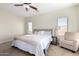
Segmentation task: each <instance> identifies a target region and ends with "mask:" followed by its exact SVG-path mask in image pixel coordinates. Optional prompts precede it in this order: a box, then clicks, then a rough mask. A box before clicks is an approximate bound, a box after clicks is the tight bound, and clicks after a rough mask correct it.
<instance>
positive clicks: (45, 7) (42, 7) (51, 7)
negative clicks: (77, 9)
mask: <svg viewBox="0 0 79 59" xmlns="http://www.w3.org/2000/svg"><path fill="white" fill-rule="evenodd" d="M14 4H15V3H0V9H4V10H5V11H8V12H10V13H13V14H15V15H18V16H22V17H29V16H34V15H37V14H42V13H46V12H49V11H55V10H58V9H62V8H66V7H70V6H74V5H76V4H72V3H65V4H58V3H57V4H56V3H55V4H51V3H33V4H32V5H34V6H36V7H37V8H38V10H39V12H36V11H35V10H33V9H31V8H30V9H29V11H26V10H25V9H24V7H21V6H20V7H16V6H14Z"/></svg>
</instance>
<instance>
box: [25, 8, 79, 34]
mask: <svg viewBox="0 0 79 59" xmlns="http://www.w3.org/2000/svg"><path fill="white" fill-rule="evenodd" d="M63 16H67V17H68V31H70V32H75V31H78V26H77V25H78V24H77V23H78V18H77V11H76V7H70V8H65V9H62V10H57V11H54V12H49V13H46V14H41V15H37V16H33V17H28V18H26V21H25V23H26V25H25V27H26V28H27V22H28V21H32V22H33V29H40V28H42V29H51V28H52V29H53V27H54V26H56V24H57V18H58V17H63ZM25 32H27V30H26V31H25Z"/></svg>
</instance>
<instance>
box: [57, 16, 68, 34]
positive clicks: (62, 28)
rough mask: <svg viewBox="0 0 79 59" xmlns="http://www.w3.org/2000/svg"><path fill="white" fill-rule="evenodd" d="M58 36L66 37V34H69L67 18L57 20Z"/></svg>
mask: <svg viewBox="0 0 79 59" xmlns="http://www.w3.org/2000/svg"><path fill="white" fill-rule="evenodd" d="M57 21H58V22H57V24H58V25H57V26H58V27H57V34H58V35H64V34H65V32H67V25H68V20H67V17H60V18H58V20H57Z"/></svg>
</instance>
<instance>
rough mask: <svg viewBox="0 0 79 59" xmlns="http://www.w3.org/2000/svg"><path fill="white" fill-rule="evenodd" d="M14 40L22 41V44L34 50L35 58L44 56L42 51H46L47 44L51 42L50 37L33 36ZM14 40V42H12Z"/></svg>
mask: <svg viewBox="0 0 79 59" xmlns="http://www.w3.org/2000/svg"><path fill="white" fill-rule="evenodd" d="M16 40H20V41H23V42H25V43H27V44H30V45H31V46H33V47H34V48H35V49H34V50H35V51H34V54H35V55H37V56H44V51H43V50H44V49H46V48H47V47H48V45H49V43H50V42H51V41H52V39H51V36H50V35H35V34H33V35H24V36H20V37H16ZM16 40H14V42H15V41H16ZM13 45H14V44H13ZM14 46H16V45H14ZM26 47H27V46H26ZM29 48H31V47H29ZM28 52H31V50H29V51H28Z"/></svg>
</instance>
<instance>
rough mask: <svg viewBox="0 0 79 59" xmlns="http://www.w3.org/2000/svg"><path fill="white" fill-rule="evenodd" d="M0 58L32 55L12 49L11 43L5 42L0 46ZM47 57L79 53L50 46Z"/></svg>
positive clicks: (76, 54) (77, 54)
mask: <svg viewBox="0 0 79 59" xmlns="http://www.w3.org/2000/svg"><path fill="white" fill-rule="evenodd" d="M0 56H34V55H32V54H30V53H28V52H25V51H22V50H20V49H18V48H13V47H11V42H7V43H4V44H0ZM48 56H79V51H77V52H76V53H73V52H72V51H70V50H67V49H64V48H61V47H59V46H57V45H52V44H51V45H50V47H49V49H48Z"/></svg>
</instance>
